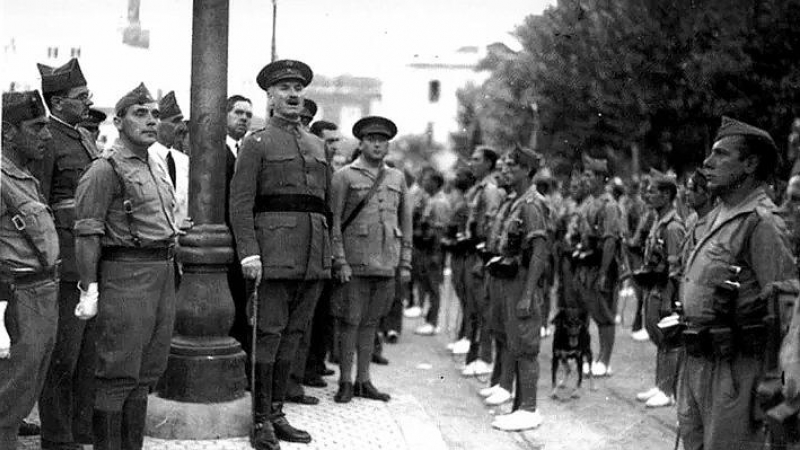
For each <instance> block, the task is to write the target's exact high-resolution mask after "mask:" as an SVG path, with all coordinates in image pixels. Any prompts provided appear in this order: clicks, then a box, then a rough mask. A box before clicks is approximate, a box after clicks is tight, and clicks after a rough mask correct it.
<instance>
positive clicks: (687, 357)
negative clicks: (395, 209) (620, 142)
mask: <svg viewBox="0 0 800 450" xmlns="http://www.w3.org/2000/svg"><path fill="white" fill-rule="evenodd" d="M777 160H778V150H777V147H776V146H775V144H774V141H773V140H772V138H771V137H770V136H769V134H768V133H767V132H765V131H763V130H761V129H758V128H756V127H753V126H751V125H748V124H745V123H743V122H739V121H736V120H733V119H730V118H727V117H725V118H723V121H722V125H721V126H720V128H719V131H718V134H717V136H716V138H715V142H714V145H713V147H712V149H711V151H710V154H709V156H708V157H707V158H706V160H705V161H704V164H703V166H702V168H701V169H700V170H698V171H697V172H696V173H693V174H691V176H689V177H688V178H687V179H686V184H685V186H681V187H680V189H679V186H678V184H677V181H676V180H675V178H674V176H669V175H666V174H663V173H659V172H656V171H654V172H652V173H651V176H648V177H644V181H643V185H642V187H641V189H642V192H643V194H642V196H639V195H637V194H636V193H625V192H624V190H622V189H620V186H619V183H616V182H614V181H613V180H612V179H611V176H612V173H611V172H610V170H609V167H608V164H607V162H606V161H605V160H599V159H593V158H589V157H584V159H583V171H582V172H581V173H579V174H576V176H573V178H572V179H571V181H570V190H569V191H570V193H569V196H568V197H566V198H562V199H560V198H558V196H557V195H553V194H554V192H553V191H552V188H553V183H552V182H550V181H549V180H547V179H546V178H545V177H542V176H537V171H538V169H540V166H541V157H540V156H539V155H537V154H536V153H535V152H532V151H530V150H527V149H524V148H517V149H515V150H513V151H511V152H510V153H508V154H507V155H506V156H505V157H503V158H498V155H497V152H496V151H494V150H493V149H491V148H489V147H481V148H478V149H476V151H475V153H474V154H473V155H472V158H471V164H470V167H469V168H465V169H462V170H459V171H458V173H457V175H456V180H455V185H454V186H455V192H454V194H453V195H452V197H451V199H452V201H450V202H449V203H450V205H452V211H451V214H450V215H449V217H450V219H449V221H444V222H442V221H441V220H437V219H436V214H431V212H432V211H435V210H436V206H435V202H436V195H437V194H436V191H435V190H434V191H432V192H429V194H431V195H428V196H427V197H425V198H423V201H422V206H421V207H420V211H421V213H420V214H419V215H418V221H417V222H415V227H416V231H415V240H414V243H415V247H418V248H415V254H416V253H417V252H418V253H420V259H421V260H423V261H424V259H425V258H426V257H427V256H426V255H429V254H430V253H431V252H430V251H427V250H426V249H429V248H430V245H429V243H426V240H425V239H419V237H420V236H425V235H426V233H429V232H428V230H429V229H437V230H438V232H439V233H440V236H441V240H440V242H441V245H440V247H439V248H438V250H439V251H441V250H445V251H447V252H449V254H450V258H451V259H450V267H451V271H452V277H453V285H454V289H455V292H456V295H457V296H458V298H459V300H460V302H461V305H462V310H463V311H464V314H463V323H462V325H461V329H460V330H459V337H460V338H466V339H465V341H464V340H462V341H459V342H455V343H453V344H451V345H450V348H451V349H452V350H453V352H454V353H464V352H465V350H464V348H466V349H468V355H467V365H466V366H465V368H464V375H474V374H487V373H490V372H491V378H490V385H489V387H487V388H486V389H483V390H482V391H481V395H483V396H484V397H486V400H485V401H486V403H487V404H490V405H497V404H501V403H505V402H507V401H510V400H511V399H512V397H513V399H514V400H515V403H514V408H513V412H512V414H509V415H505V416H500V417H498V418H496V419H495V421H494V422H493V426H495V427H496V428H498V429H503V430H523V429H531V428H535V427H537V426H539V424H540V423H541V421H542V418H541V415H540V414H539V413H538V412H537V410H536V380H538V370H539V368H538V362H537V356H538V353H539V345H540V339H541V338H542V337H545V336H547V334H548V331H547V325H548V324H547V319H548V318H549V317H550V314H551V313H550V305H549V303H550V300H549V296H548V293H549V291H550V288H551V287H552V286H553V281H554V280H557V282H556V284H557V289H556V295H555V302H556V307H557V308H558V309H571V310H576V311H577V312H578V314H579V315H584V316H588V317H590V318H591V319H592V321H593V322H594V323H595V325H596V326H597V329H598V337H599V344H598V347H599V351H598V352H596V353H595V354H596V355H597V357H596V359H595V360H594V361H591V363H590V364H587V365H585V366H584V368H583V371H584V372H585V373H591V374H592V375H593V376H600V377H602V376H609V375H611V374H612V369H611V364H610V360H611V355H612V352H613V347H614V336H615V321H618V320H619V318H618V315H617V313H618V309H619V305H618V304H617V301H618V298H619V297H618V295H616V294H617V293H619V292H620V291H621V290H623V287H624V288H630V289H632V290H633V291H634V292H636V297H637V298H638V300H639V301H638V304H637V305H636V313H635V316H636V317H637V318H636V320H635V321H634V329H633V331H634V333H633V336H634V337H635V338H637V340H641V339H642V338H641V336H644V338H645V339H648V338H649V339H650V340H651V341H652V342H653V344H654V345H655V346H656V349H657V352H656V374H655V382H654V386H653V387H652V388H651V389H648V390H645V391H643V392H641V393H639V394H638V395H637V399H638V400H639V401H642V402H645V403H646V404H647V406H648V407H663V406H670V405H673V404H675V403H677V405H678V421H679V424H680V426H679V433H680V437H681V438H682V439H683V441H684V446H685V448H687V449H699V448H761V447H762V446H763V445H764V444H765V442H771V445H784V444H786V442H785V439H786V436H787V435H788V436H791V434H792V433H795V436H796V432H797V430H796V429H794V428H792V427H791V426H787V424H789V423H791V422H790V421H789V419H790V418H791V417H795V414H796V412H797V408H796V407H793V406H792V405H796V403H797V402H796V398H797V397H798V392H797V386H798V385H797V379H796V378H797V376H798V362H797V361H798V351H800V341H798V339H800V335H798V332H799V331H800V317H798V314H797V313H796V312H795V311H794V310H793V306H792V305H793V304H794V298H795V297H796V296H797V294H798V289H797V266H796V261H797V257H798V255H797V254H796V252H795V251H794V249H796V248H797V242H798V241H797V237H796V236H797V234H798V233H797V231H796V228H797V227H796V224H797V223H798V220H797V217H798V212H797V211H798V209H797V208H796V207H795V206H792V205H794V204H795V203H792V202H793V200H792V199H793V198H795V197H798V198H800V196H799V195H798V193H799V192H800V189H798V188H800V178H797V179H793V180H790V183H789V187H788V191H787V203H786V204H785V205H783V206H782V207H780V208H778V207H777V206H776V205H775V203H773V200H772V192H771V188H770V186H769V184H768V183H769V182H770V180H772V177H773V170H774V168H775V167H776V165H777V164H776V161H777ZM496 165H497V166H499V170H496V169H495V166H496ZM679 194H680V196H679ZM425 199H427V201H428V202H429V204H427V206H426V203H425ZM430 203H434V206H431V204H430ZM429 264H430V263H424V264H423V266H424V267H425V268H426V269H427V266H428V265H429ZM433 270H440V267H439V266H436V265H433ZM420 276H425V273H424V271H423V273H422V274H421V275H420ZM415 282H417V281H415ZM432 300H433V301H435V300H436V299H435V298H434V299H432ZM433 301H432V302H431V307H430V308H429V311H430V310H431V309H434V310H435V309H436V305H435V304H434V303H433ZM431 320H432V317H431V315H430V312H429V314H428V316H427V317H426V322H427V323H426V325H423V327H420V329H418V330H417V332H418V333H420V334H431V333H435V332H436V328H435V325H436V324H435V322H431ZM427 325H431V326H427ZM779 356H780V359H779ZM492 360H494V365H493V367H491V366H490V364H489V363H491V362H492ZM476 361H477V362H476ZM515 379H516V381H515ZM776 380H777V382H776ZM781 380H782V381H783V383H781ZM515 384H516V389H515V391H516V396H515V397H514V396H512V394H511V393H512V391H513V390H512V388H513V387H514V386H515ZM776 448H780V447H776Z"/></svg>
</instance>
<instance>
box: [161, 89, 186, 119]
mask: <svg viewBox="0 0 800 450" xmlns="http://www.w3.org/2000/svg"><path fill="white" fill-rule="evenodd" d="M158 111H159V112H160V113H161V119H162V120H163V119H169V118H172V117H176V116H181V117H183V112H181V107H180V106H178V100H177V99H176V98H175V91H169V92H167V95H165V96H164V97H162V98H161V100H160V101H159V102H158Z"/></svg>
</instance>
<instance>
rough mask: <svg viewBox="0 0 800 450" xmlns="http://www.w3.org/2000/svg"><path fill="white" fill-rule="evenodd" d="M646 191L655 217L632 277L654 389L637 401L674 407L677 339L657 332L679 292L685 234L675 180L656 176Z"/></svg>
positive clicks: (651, 405) (668, 334)
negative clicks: (639, 290) (639, 294)
mask: <svg viewBox="0 0 800 450" xmlns="http://www.w3.org/2000/svg"><path fill="white" fill-rule="evenodd" d="M647 189H648V192H647V196H648V199H649V202H650V205H651V206H652V207H653V209H654V210H655V212H656V215H657V216H656V221H655V223H654V224H653V226H652V228H651V229H650V234H649V235H648V237H647V242H646V243H645V249H644V265H643V267H642V269H641V270H638V271H637V272H635V273H634V274H633V276H634V277H635V278H636V280H637V284H638V285H639V286H642V287H643V288H644V289H646V297H645V306H644V309H645V327H646V328H647V334H648V335H649V336H650V339H651V340H652V341H653V344H655V345H656V347H657V348H658V353H657V356H656V380H655V387H653V388H652V389H650V390H648V391H646V392H642V393H639V394H638V395H637V396H636V399H637V400H639V401H644V402H646V403H645V405H646V406H647V407H650V408H658V407H663V406H671V405H673V404H674V403H675V383H676V376H677V365H678V350H679V348H680V336H679V335H675V334H674V333H673V332H671V331H667V330H664V329H661V328H659V327H658V323H659V321H660V320H661V319H663V318H664V317H667V316H669V315H671V314H672V313H673V311H674V303H675V301H676V299H677V289H678V280H677V279H676V278H675V277H676V276H677V274H678V272H679V271H680V265H679V264H680V251H681V246H682V245H683V240H684V236H685V234H686V230H685V229H684V226H683V220H681V218H680V216H678V213H677V211H676V210H675V197H676V196H677V193H678V186H677V185H676V183H675V180H673V179H672V178H671V177H668V176H666V175H664V174H658V175H657V176H654V177H653V179H652V181H651V182H650V185H649V186H648V188H647Z"/></svg>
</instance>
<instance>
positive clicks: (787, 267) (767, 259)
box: [680, 188, 796, 326]
mask: <svg viewBox="0 0 800 450" xmlns="http://www.w3.org/2000/svg"><path fill="white" fill-rule="evenodd" d="M756 208H760V209H761V211H762V212H763V214H759V212H757V211H756ZM774 209H775V205H774V204H773V203H772V201H771V200H770V199H769V197H767V194H766V192H765V191H764V189H763V188H758V189H756V190H754V191H753V192H752V193H751V194H750V195H748V196H747V198H745V199H744V200H743V201H742V202H741V203H739V204H738V205H735V206H733V207H732V208H729V209H727V210H725V211H723V209H722V204H721V203H720V204H719V205H717V206H716V207H715V208H714V209H713V210H712V211H711V212H710V213H708V215H707V217H708V221H707V223H708V224H709V225H707V227H708V228H707V229H706V231H705V233H704V234H703V235H702V237H700V239H699V241H698V242H697V245H696V246H695V248H694V249H693V250H692V251H691V253H690V254H689V256H688V258H687V261H686V264H685V267H684V271H683V278H682V283H681V296H680V298H681V299H682V300H683V309H684V313H685V316H686V318H687V319H688V321H689V322H690V323H691V324H693V325H695V326H704V325H718V324H719V322H720V321H721V320H722V319H723V318H721V317H717V315H716V314H715V306H717V307H718V306H719V305H715V300H716V299H718V298H719V297H718V294H716V293H715V286H716V285H717V284H718V283H719V282H723V281H725V279H727V277H728V276H729V274H730V271H729V269H728V268H729V266H731V265H737V266H740V267H742V272H741V273H740V274H739V276H738V281H739V283H740V286H741V287H740V288H739V295H738V297H737V299H736V302H735V311H734V314H735V317H736V318H737V320H741V319H755V320H760V319H761V317H760V315H761V314H763V312H758V311H760V310H761V308H760V306H761V305H760V302H759V301H758V296H759V294H760V293H761V290H762V289H763V288H764V287H766V286H767V285H768V284H770V283H772V282H775V281H784V280H789V279H793V278H796V274H795V268H794V267H795V266H794V263H793V260H792V255H791V252H790V250H789V244H788V242H787V238H786V232H785V229H784V226H783V223H782V221H781V220H780V218H778V217H777V216H776V215H774V214H773V211H774ZM751 214H759V217H758V218H757V219H758V220H757V222H756V223H755V226H754V227H753V229H752V232H751V233H750V235H749V236H742V235H741V234H742V232H743V230H744V226H743V222H744V221H745V220H746V218H747V217H748V216H749V215H751ZM754 315H755V317H753V316H754Z"/></svg>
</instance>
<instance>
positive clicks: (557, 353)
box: [550, 308, 594, 399]
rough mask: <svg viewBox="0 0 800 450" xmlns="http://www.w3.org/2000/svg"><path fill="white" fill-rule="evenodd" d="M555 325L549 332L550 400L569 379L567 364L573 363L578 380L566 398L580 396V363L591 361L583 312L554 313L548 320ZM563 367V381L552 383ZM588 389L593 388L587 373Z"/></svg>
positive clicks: (570, 309) (555, 396)
mask: <svg viewBox="0 0 800 450" xmlns="http://www.w3.org/2000/svg"><path fill="white" fill-rule="evenodd" d="M551 323H552V324H554V325H555V332H554V333H553V364H552V376H553V392H552V394H551V395H550V396H551V397H552V398H554V399H555V398H558V393H557V392H558V388H559V387H565V386H566V378H569V375H570V373H571V372H572V368H571V367H570V364H569V361H570V360H571V359H572V360H575V371H576V372H577V373H578V381H577V383H576V385H575V387H574V388H573V389H572V392H571V393H570V397H572V398H578V397H580V393H579V392H580V388H581V383H582V382H583V370H582V368H583V363H584V362H588V363H590V364H591V361H592V347H591V337H590V336H589V316H588V314H587V313H586V312H585V311H581V310H579V309H576V308H566V309H561V310H559V311H558V313H557V314H556V316H555V317H554V318H553V320H552V321H551ZM562 366H563V367H564V370H565V372H566V373H565V379H564V380H563V381H562V382H561V383H559V384H556V382H557V380H556V377H557V374H558V368H559V367H562ZM588 376H589V387H590V389H594V386H593V381H592V374H591V371H590V372H589V375H588Z"/></svg>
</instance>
